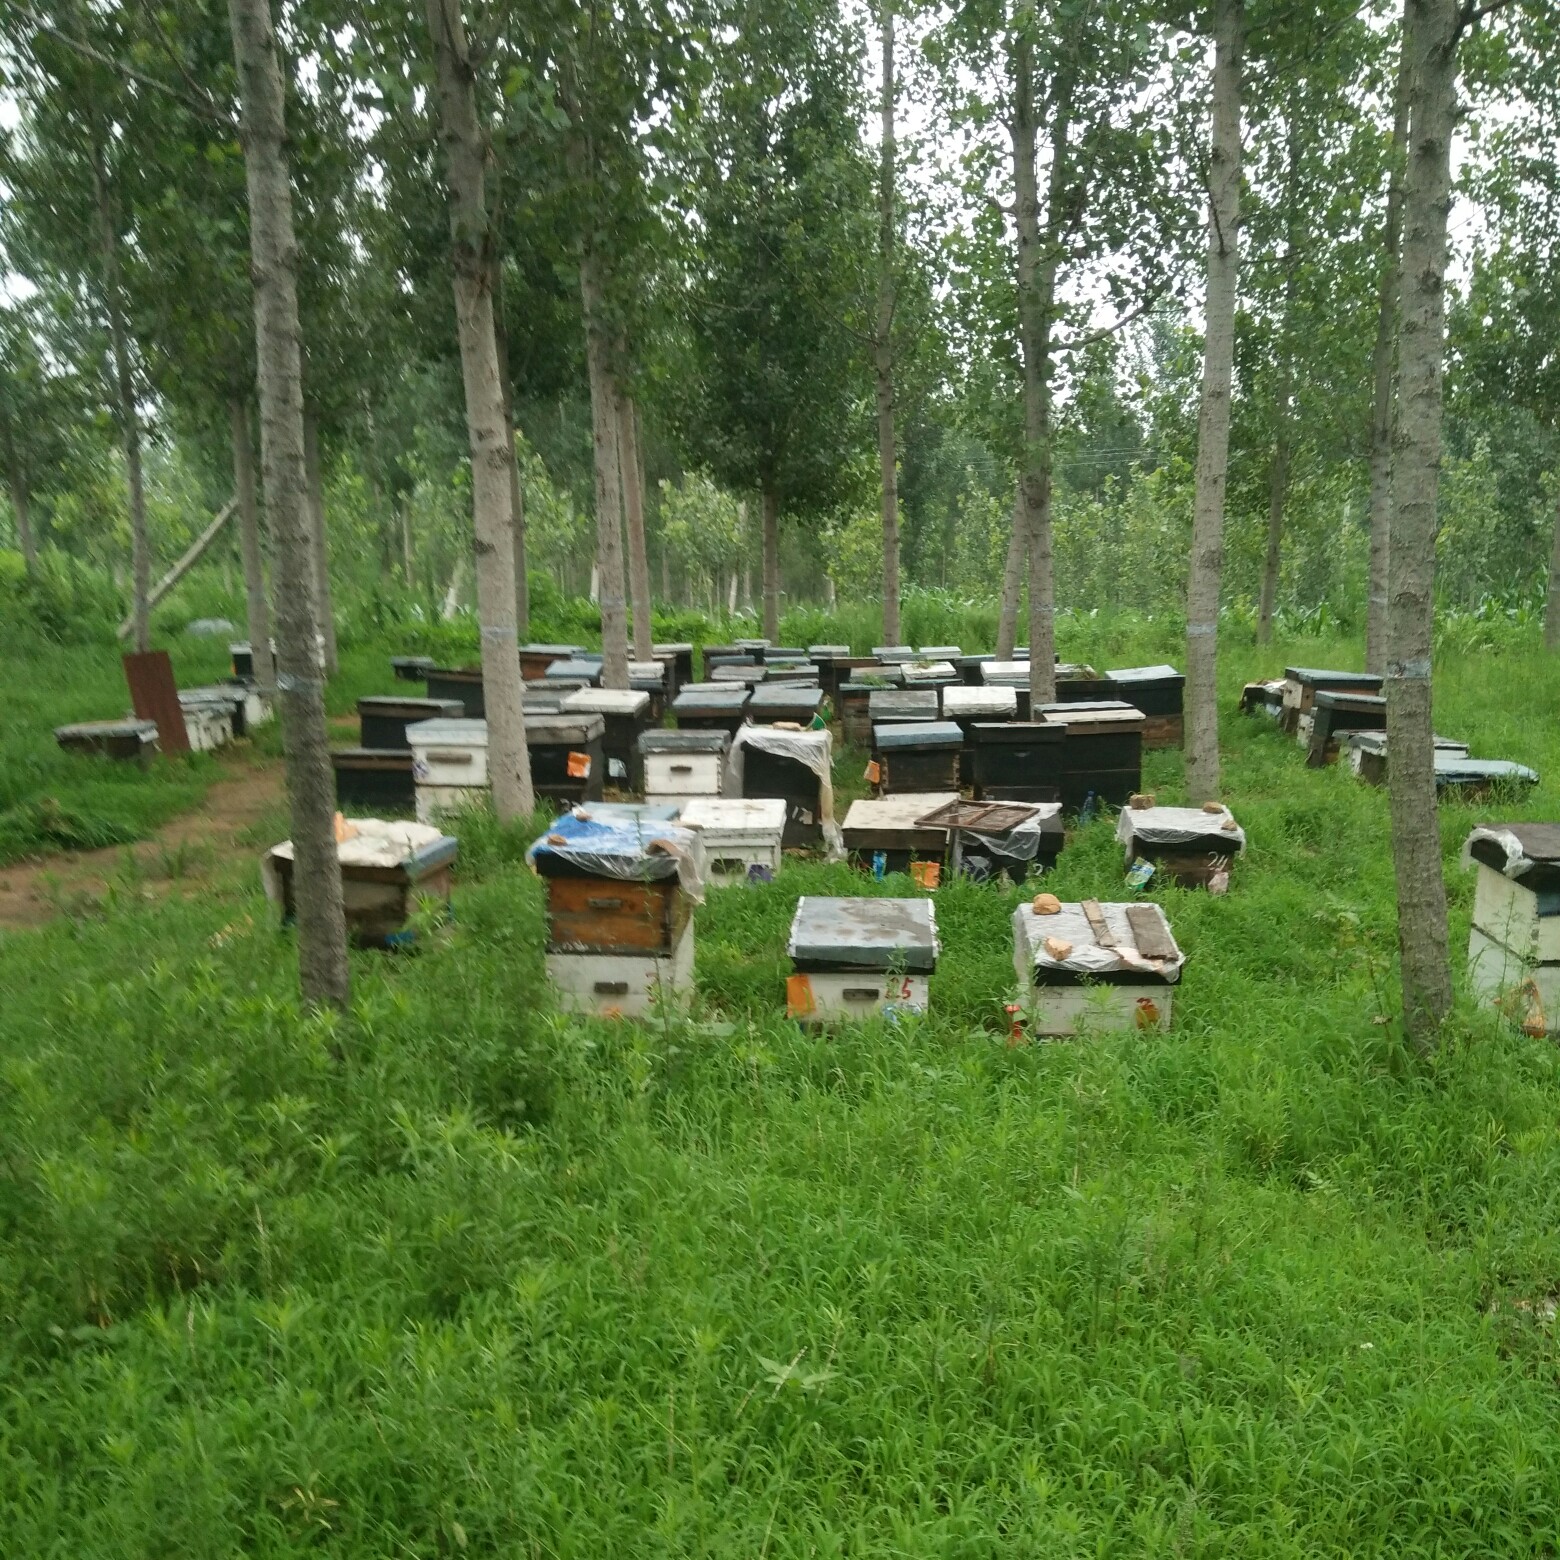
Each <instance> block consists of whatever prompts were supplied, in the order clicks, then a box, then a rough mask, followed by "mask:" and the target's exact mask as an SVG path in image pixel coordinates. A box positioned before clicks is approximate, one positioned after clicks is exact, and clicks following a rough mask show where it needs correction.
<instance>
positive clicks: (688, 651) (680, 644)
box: [650, 639, 693, 655]
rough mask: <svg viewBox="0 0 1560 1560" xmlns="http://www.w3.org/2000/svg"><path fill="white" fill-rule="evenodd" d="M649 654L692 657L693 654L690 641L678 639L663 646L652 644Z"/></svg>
mask: <svg viewBox="0 0 1560 1560" xmlns="http://www.w3.org/2000/svg"><path fill="white" fill-rule="evenodd" d="M650 654H651V655H692V654H693V641H692V640H691V639H690V640H681V639H678V640H674V641H672V642H670V643H668V644H664V645H654V644H653V645H651V646H650Z"/></svg>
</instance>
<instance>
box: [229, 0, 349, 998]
mask: <svg viewBox="0 0 1560 1560" xmlns="http://www.w3.org/2000/svg"><path fill="white" fill-rule="evenodd" d="M228 18H229V21H230V24H231V27H232V32H233V55H234V60H235V62H236V64H237V66H238V85H239V96H240V101H241V103H242V107H243V127H242V138H243V147H244V170H245V175H246V178H247V182H248V188H249V245H250V275H251V276H252V278H253V281H254V297H255V348H256V356H257V360H258V365H259V385H260V458H261V466H262V469H263V472H264V477H265V501H266V509H267V513H268V517H269V520H270V529H271V543H272V548H273V552H274V564H275V569H276V648H277V661H278V663H279V666H278V675H277V679H276V682H277V689H278V692H279V694H280V698H281V707H282V744H283V748H284V751H285V753H286V758H287V804H288V812H289V814H290V826H291V830H292V845H293V896H294V900H295V903H296V905H297V912H298V977H299V984H300V986H301V988H302V992H303V998H304V1001H305V1002H306V1003H308V1004H310V1005H311V1006H321V1005H325V1004H329V1005H332V1006H335V1007H345V1006H346V1004H347V1000H348V998H349V997H350V995H351V990H350V969H349V966H348V963H347V924H346V914H345V911H344V909H343V906H342V892H341V868H340V865H339V864H338V862H337V860H336V836H335V829H334V826H333V820H334V816H335V811H336V784H335V775H334V773H333V771H332V769H331V762H330V741H329V738H328V736H327V734H326V730H325V688H324V684H323V683H322V682H321V681H320V675H319V671H318V669H317V667H316V664H315V649H314V636H315V613H314V592H313V589H312V585H311V578H312V573H313V570H312V566H311V561H310V560H311V556H312V555H311V551H310V543H309V517H308V511H307V507H306V504H307V500H306V497H305V493H304V472H303V367H302V363H301V360H300V353H299V332H298V290H297V279H296V277H295V275H294V271H293V267H294V265H295V264H296V260H297V252H298V251H297V243H296V240H295V239H294V236H293V217H292V191H291V189H290V188H289V187H288V182H287V159H286V153H285V151H284V136H285V133H286V132H285V128H284V125H283V120H282V113H283V96H282V74H281V69H280V67H279V65H278V62H277V53H276V34H275V32H274V31H273V30H272V26H271V9H270V0H228Z"/></svg>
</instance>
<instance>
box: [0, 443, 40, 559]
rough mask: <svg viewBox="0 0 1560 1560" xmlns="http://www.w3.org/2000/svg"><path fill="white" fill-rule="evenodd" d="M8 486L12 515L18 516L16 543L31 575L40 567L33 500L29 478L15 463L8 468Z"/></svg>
mask: <svg viewBox="0 0 1560 1560" xmlns="http://www.w3.org/2000/svg"><path fill="white" fill-rule="evenodd" d="M6 486H7V488H8V489H9V491H10V494H11V513H12V514H13V515H15V516H16V541H17V545H18V546H19V547H20V548H21V549H22V562H23V564H25V565H26V568H27V572H28V573H29V574H31V573H32V572H33V571H34V570H35V569H36V568H37V567H38V543H37V542H36V541H35V540H34V538H33V528H32V499H31V497H30V495H29V494H28V492H27V478H26V477H25V476H23V475H22V473H21V471H20V470H19V469H18V468H17V466H16V464H15V463H14V462H12V463H10V464H9V465H8V466H7V468H6Z"/></svg>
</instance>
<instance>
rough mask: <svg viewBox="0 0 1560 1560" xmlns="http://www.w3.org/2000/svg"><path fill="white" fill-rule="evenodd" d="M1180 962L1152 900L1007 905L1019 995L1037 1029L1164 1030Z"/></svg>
mask: <svg viewBox="0 0 1560 1560" xmlns="http://www.w3.org/2000/svg"><path fill="white" fill-rule="evenodd" d="M1048 942H1049V943H1050V946H1049V947H1047V943H1048ZM1185 962H1186V961H1185V958H1184V956H1183V955H1182V953H1181V950H1180V949H1179V948H1178V947H1177V946H1176V942H1175V938H1174V936H1173V935H1172V933H1171V931H1170V923H1169V922H1168V921H1167V920H1166V919H1165V913H1164V911H1163V910H1162V909H1160V907H1159V906H1158V905H1156V904H1152V903H1140V904H1131V905H1126V904H1101V903H1099V902H1098V901H1095V900H1084V901H1063V903H1062V907H1061V910H1060V912H1059V913H1057V914H1055V915H1036V914H1035V911H1034V907H1033V905H1032V904H1029V903H1026V904H1021V905H1020V906H1019V907H1018V908H1017V909H1016V910H1015V911H1014V912H1013V973H1014V975H1015V977H1016V978H1017V981H1018V1001H1019V1006H1020V1008H1021V1009H1022V1010H1023V1013H1024V1016H1025V1019H1026V1021H1027V1023H1028V1025H1029V1029H1030V1032H1031V1033H1032V1034H1035V1035H1037V1036H1042V1037H1050V1038H1055V1037H1061V1036H1070V1035H1091V1034H1105V1033H1110V1032H1112V1031H1118V1030H1124V1029H1144V1030H1157V1029H1168V1028H1169V1027H1170V1022H1171V1017H1172V1001H1173V998H1174V994H1175V988H1176V984H1177V983H1178V982H1179V980H1180V978H1181V971H1182V968H1183V967H1184V965H1185Z"/></svg>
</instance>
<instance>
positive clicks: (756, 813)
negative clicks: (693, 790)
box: [678, 796, 786, 884]
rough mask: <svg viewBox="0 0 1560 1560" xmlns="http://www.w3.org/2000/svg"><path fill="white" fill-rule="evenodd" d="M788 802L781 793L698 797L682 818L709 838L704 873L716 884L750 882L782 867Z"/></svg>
mask: <svg viewBox="0 0 1560 1560" xmlns="http://www.w3.org/2000/svg"><path fill="white" fill-rule="evenodd" d="M785 810H786V804H785V802H784V801H782V800H781V799H780V798H779V797H762V798H746V797H743V798H737V797H718V796H696V797H693V798H692V799H691V800H690V801H688V802H687V803H685V804H684V806H683V809H682V812H681V814H680V816H679V819H678V821H679V822H680V823H681V824H682V826H683V827H684V828H685V829H693V830H696V831H697V833H698V835H699V837H700V838H701V839H702V840H703V842H704V871H705V875H706V877H707V878H708V879H709V881H710V882H711V883H717V884H724V883H745V882H747V881H749V880H750V879H754V878H757V877H764V878H771V877H773V876H774V874H775V873H777V872H778V871H779V870H780V845H781V839H782V837H783V836H784V834H785Z"/></svg>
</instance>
